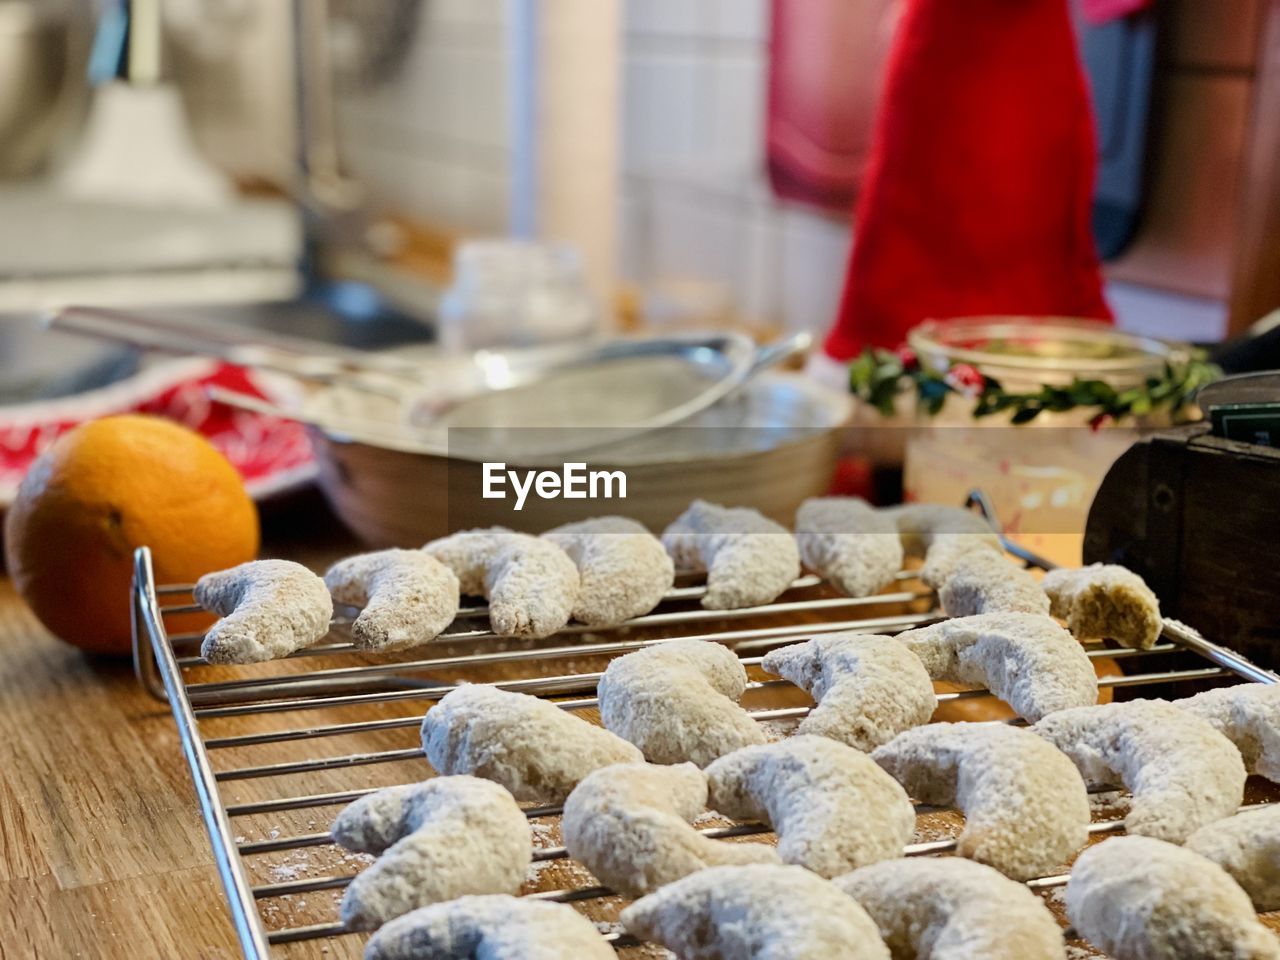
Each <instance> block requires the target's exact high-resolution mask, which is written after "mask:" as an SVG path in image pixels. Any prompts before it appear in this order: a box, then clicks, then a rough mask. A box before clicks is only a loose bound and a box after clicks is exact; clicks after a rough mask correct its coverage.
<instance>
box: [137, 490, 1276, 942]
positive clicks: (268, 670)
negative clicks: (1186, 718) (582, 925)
mask: <svg viewBox="0 0 1280 960" xmlns="http://www.w3.org/2000/svg"><path fill="white" fill-rule="evenodd" d="M975 499H976V501H977V502H978V503H979V504H980V505H981V506H984V507H985V506H986V505H985V503H983V501H982V498H981V497H978V496H976V495H975ZM987 512H988V515H990V513H989V508H987ZM1005 546H1006V548H1007V549H1008V550H1009V552H1010V553H1011V554H1013V555H1014V556H1016V557H1018V558H1019V559H1020V560H1022V561H1023V562H1025V563H1026V564H1027V565H1028V566H1038V567H1041V568H1047V567H1048V566H1049V564H1048V563H1047V562H1046V561H1044V560H1043V559H1041V558H1039V557H1037V556H1035V555H1033V554H1031V553H1029V552H1027V551H1026V550H1024V549H1022V548H1020V547H1018V546H1017V545H1016V544H1012V543H1006V544H1005ZM819 586H820V581H819V580H818V578H816V577H812V576H806V577H802V578H800V579H799V580H797V581H796V582H795V583H794V584H793V585H792V588H791V590H790V591H788V593H787V594H785V595H784V597H783V598H781V599H780V600H779V601H777V602H775V603H773V604H770V605H768V606H765V607H758V608H752V609H748V610H736V611H707V610H703V609H701V608H698V607H692V606H691V605H690V601H696V600H697V599H698V598H699V597H701V596H702V594H703V592H704V588H703V587H701V586H697V585H692V586H683V587H677V588H675V589H673V590H672V591H671V592H670V593H669V594H668V595H667V597H666V598H665V599H664V601H663V603H662V604H661V605H660V606H659V608H658V609H657V610H656V611H655V612H654V613H651V614H649V615H647V616H644V617H640V618H637V619H636V620H634V621H631V622H630V623H629V624H627V625H626V626H625V627H624V628H617V629H613V630H609V631H590V630H588V629H586V628H580V627H569V628H567V629H566V630H564V631H561V632H560V633H559V634H557V635H556V636H555V637H553V638H550V639H549V640H548V641H544V642H542V643H538V644H534V645H525V644H514V645H513V644H512V642H511V641H509V640H503V639H502V638H498V637H495V636H494V635H493V634H491V633H489V632H488V631H487V630H485V629H483V624H485V623H486V620H485V619H484V618H485V616H486V610H485V608H484V607H471V608H467V609H464V610H463V611H461V612H460V614H459V617H458V620H457V622H456V623H455V624H454V626H453V628H451V631H450V632H449V633H448V634H446V635H445V636H444V637H442V638H441V639H440V641H438V642H437V644H433V645H428V646H426V647H420V648H417V649H416V650H413V651H410V652H409V656H410V657H413V658H412V659H400V660H392V659H387V658H381V659H379V660H378V661H376V662H369V660H370V656H369V655H368V654H367V653H363V652H358V651H355V649H354V647H353V646H352V644H351V642H350V639H349V623H350V618H349V617H345V618H344V617H341V616H340V617H338V618H337V619H336V620H335V623H334V626H333V629H332V631H331V633H330V636H329V637H328V638H326V640H325V641H324V642H323V643H322V644H319V645H317V646H315V647H312V648H309V649H304V650H301V651H299V652H298V653H296V654H294V655H293V656H292V657H289V658H286V659H284V660H282V661H275V662H273V663H271V664H263V665H256V666H255V667H252V668H250V667H238V668H225V667H212V666H209V665H207V664H205V663H204V661H203V660H202V659H201V658H200V657H199V655H198V649H199V643H200V639H201V634H198V633H182V632H173V633H170V632H169V631H168V630H167V629H166V620H171V619H172V618H173V617H175V616H178V615H182V614H190V613H192V612H194V611H195V610H196V609H197V608H196V607H195V606H194V605H192V604H191V603H190V602H189V597H190V585H189V584H187V585H157V584H156V583H155V580H154V576H153V571H152V564H151V555H150V552H149V551H148V550H147V549H146V548H145V547H144V548H142V549H139V550H138V551H137V553H136V555H135V578H134V589H133V596H132V603H133V607H132V609H133V617H134V658H135V666H136V669H137V673H138V676H139V679H140V680H141V681H142V683H143V684H144V685H145V686H146V688H147V689H148V690H149V691H150V692H152V693H153V694H154V695H155V696H157V697H159V698H162V699H167V701H168V703H169V705H170V707H171V709H172V711H173V715H174V719H175V720H176V722H177V730H178V734H179V738H180V741H181V746H182V750H183V753H184V755H185V756H186V759H187V763H188V765H189V767H190V770H191V775H192V779H193V781H194V783H195V788H196V795H197V799H198V801H199V806H200V811H201V815H202V817H203V819H204V823H205V826H206V828H207V830H208V833H209V837H210V840H211V842H212V847H213V854H214V859H215V862H216V864H217V868H218V873H219V875H220V877H221V880H222V884H223V887H224V889H225V892H226V895H227V900H228V904H229V907H230V911H231V917H232V920H233V923H234V926H235V930H236V934H237V937H238V938H239V941H240V945H241V948H242V950H243V952H244V956H245V957H246V958H250V960H265V958H269V957H272V956H275V955H277V954H276V953H275V952H273V951H274V950H275V948H276V947H278V946H281V945H284V944H296V943H300V942H304V941H326V940H327V938H338V937H344V936H350V935H352V934H350V933H349V932H348V931H347V930H345V929H344V928H343V927H342V926H341V925H340V924H339V923H337V922H336V920H334V921H331V922H326V923H308V924H302V925H293V926H281V927H277V928H274V929H269V925H268V924H267V923H266V922H265V915H266V911H267V908H268V905H270V904H272V903H273V902H279V901H280V900H281V898H283V900H289V898H293V897H299V898H300V897H303V896H305V895H307V894H313V893H317V892H320V891H332V890H339V889H341V888H343V887H345V886H346V885H347V883H349V882H350V880H351V876H350V874H349V873H345V872H339V873H335V874H333V875H331V876H322V877H308V878H305V879H289V878H286V879H284V880H283V882H272V883H255V882H253V881H252V880H251V878H250V871H249V869H247V866H246V859H247V858H253V857H260V856H264V855H268V854H273V853H281V852H290V851H301V850H304V849H307V848H320V847H326V846H329V845H330V840H329V835H328V832H327V831H312V832H298V833H294V834H291V835H271V836H268V837H267V838H266V839H259V840H247V839H245V838H243V837H241V836H239V835H238V831H237V828H236V826H235V824H237V823H240V822H243V821H245V820H247V819H251V818H254V817H260V816H263V815H278V814H282V813H289V812H292V813H299V812H301V813H302V814H304V815H305V813H306V812H309V811H318V812H320V813H323V812H324V811H330V812H333V813H336V811H337V809H339V808H340V807H341V805H343V804H346V803H348V802H350V801H351V800H354V799H356V798H357V797H361V796H364V795H365V794H368V793H372V792H373V791H374V790H376V789H379V788H380V787H381V786H383V785H387V784H389V783H391V782H409V781H411V780H416V779H420V775H419V776H411V775H407V774H405V775H401V776H399V777H398V778H390V779H388V781H387V784H378V785H376V786H369V785H367V784H369V783H370V782H371V781H370V779H369V770H370V768H372V769H373V770H379V769H384V767H383V765H386V769H393V765H394V764H396V763H400V762H404V761H420V760H422V759H423V758H422V751H421V749H420V748H419V747H417V746H414V747H412V748H406V749H380V750H373V749H367V748H366V749H363V750H360V749H352V750H349V751H348V752H338V753H323V752H317V751H316V750H315V749H314V747H315V745H316V744H323V743H324V742H325V741H327V740H329V739H331V738H332V739H336V740H338V741H339V742H341V743H343V744H346V743H352V744H353V746H354V745H358V743H359V740H360V739H361V738H363V737H371V736H372V737H377V736H380V735H381V734H383V733H385V732H387V731H394V730H405V729H416V728H417V727H418V726H419V725H420V723H421V717H422V712H423V711H419V710H415V711H414V713H413V714H412V715H408V716H386V717H384V716H377V717H374V718H372V719H354V720H344V721H342V722H325V723H311V724H308V723H307V719H308V715H311V716H313V717H314V716H315V712H316V711H320V712H324V713H326V714H328V713H330V712H333V711H338V712H341V711H345V710H348V709H355V710H357V711H358V710H360V709H365V710H369V709H370V708H375V707H377V708H379V709H381V706H382V705H395V704H407V705H410V706H412V705H417V704H421V705H423V710H425V707H426V705H427V704H429V703H430V702H431V701H434V700H436V699H438V698H439V697H441V696H443V695H444V694H446V693H448V692H449V691H450V690H452V689H454V687H455V686H456V685H457V682H458V681H459V680H461V679H465V678H466V677H468V676H469V675H475V676H476V677H477V679H479V680H485V679H486V675H485V673H484V671H486V670H490V669H491V668H493V667H495V666H500V665H511V664H527V665H530V666H532V665H534V664H542V665H547V664H553V665H554V664H560V663H563V666H562V667H561V671H562V672H559V673H556V674H553V675H549V676H529V677H521V678H516V679H510V680H500V681H498V685H499V686H501V687H503V688H504V689H507V690H516V691H520V692H523V693H531V694H535V695H538V696H547V697H556V698H557V700H556V702H557V704H558V705H559V706H561V707H562V708H564V709H567V710H587V709H591V708H594V707H595V705H596V700H595V698H594V692H595V685H596V681H597V680H598V679H599V677H600V673H599V672H598V670H596V669H589V668H586V669H580V668H579V667H580V666H581V665H580V664H579V663H578V661H584V660H586V661H591V660H596V661H599V660H601V659H606V660H607V658H609V657H612V656H616V655H619V654H622V653H627V652H630V651H633V650H637V649H640V648H642V647H644V646H647V645H650V644H653V643H661V642H663V641H664V640H667V639H674V638H676V637H696V638H702V639H709V640H716V641H719V642H722V643H727V644H730V645H731V646H733V647H734V649H735V650H736V651H737V652H738V653H739V654H740V655H743V654H746V655H743V656H741V659H742V661H743V663H744V664H746V665H747V666H749V667H750V666H754V665H758V664H759V662H760V659H761V657H760V653H762V652H764V651H766V650H768V649H770V648H773V647H777V646H782V645H784V644H786V643H790V642H794V641H795V640H796V639H797V638H802V637H809V636H814V635H817V634H821V633H830V632H835V631H842V630H859V631H862V632H877V633H896V632H898V631H900V630H905V629H909V628H911V627H915V626H919V625H923V624H925V623H928V622H931V621H933V620H936V619H938V618H939V617H940V616H941V614H940V613H939V612H938V611H937V610H936V609H935V608H934V605H933V595H932V593H931V592H929V591H928V590H926V589H925V588H923V587H922V586H921V585H920V584H919V582H918V581H917V580H916V579H915V574H914V573H913V572H911V571H903V572H902V573H900V574H899V576H898V584H897V589H895V590H894V591H893V592H890V593H886V594H881V595H878V596H875V597H870V598H864V599H854V598H847V597H832V596H829V595H828V596H818V597H814V596H807V594H812V593H814V592H815V588H818V587H819ZM886 607H889V608H895V607H896V608H898V609H897V611H896V612H892V613H888V614H885V613H884V608H886ZM347 612H348V613H351V611H347ZM860 612H862V613H863V615H862V616H859V613H860ZM870 613H874V614H876V615H868V614H870ZM797 615H804V616H807V617H810V618H814V617H820V618H821V619H820V621H819V622H804V623H798V622H794V620H793V618H794V617H796V616H797ZM762 621H764V622H763V624H762V625H761V622H762ZM739 624H743V625H742V626H738V625H739ZM735 626H736V627H737V628H736V629H735ZM655 631H656V632H659V633H660V634H661V636H656V637H640V636H637V635H636V634H638V633H639V634H645V633H652V632H655ZM442 645H443V646H442ZM513 646H514V648H513ZM433 648H434V649H444V651H445V652H447V653H448V655H437V656H432V655H431V654H432V650H433ZM1088 654H1089V656H1090V657H1106V658H1109V659H1114V660H1122V661H1125V662H1126V663H1127V664H1128V665H1129V667H1128V669H1129V671H1130V672H1127V673H1125V674H1124V675H1123V676H1111V677H1103V678H1100V685H1101V686H1103V687H1143V686H1150V685H1155V684H1168V683H1174V682H1186V681H1209V680H1217V679H1221V678H1227V677H1232V676H1235V677H1239V678H1242V679H1244V680H1247V681H1254V682H1261V683H1276V682H1280V676H1277V675H1276V674H1275V673H1272V672H1271V671H1269V670H1264V669H1262V668H1261V667H1258V666H1257V665H1255V664H1253V663H1251V662H1249V661H1248V660H1246V659H1245V658H1243V657H1241V656H1240V655H1239V654H1237V653H1235V652H1233V651H1230V650H1227V649H1226V648H1224V647H1220V646H1218V645H1216V644H1213V643H1210V642H1208V641H1206V640H1205V639H1204V638H1202V637H1200V636H1199V635H1198V634H1197V633H1195V632H1194V631H1192V630H1189V629H1187V628H1186V627H1184V626H1182V625H1181V624H1178V623H1176V622H1175V621H1166V624H1165V630H1164V635H1163V637H1162V641H1161V643H1159V644H1158V645H1157V646H1156V647H1155V648H1153V649H1151V650H1147V651H1137V650H1124V649H1114V648H1107V647H1103V646H1101V645H1097V646H1093V647H1090V648H1088ZM315 658H324V660H325V662H328V660H329V659H333V660H334V661H335V662H336V663H337V665H335V666H323V667H320V668H318V669H306V667H307V665H308V664H309V662H316V660H315ZM1171 660H1172V661H1178V662H1171ZM353 661H354V662H353ZM595 665H596V666H598V664H595ZM210 672H212V673H214V674H215V675H217V679H206V678H204V675H205V674H208V673H210ZM228 673H229V674H232V675H231V676H229V677H228V676H225V675H226V674H228ZM433 675H434V676H433ZM442 675H443V676H442ZM790 687H791V685H790V684H789V683H788V682H786V681H783V680H764V681H755V682H753V683H751V684H750V685H749V687H748V697H751V696H752V695H753V694H752V693H751V691H768V690H781V689H783V688H790ZM981 696H989V695H988V694H986V693H985V692H984V691H963V692H954V693H942V694H940V695H939V700H940V701H943V702H947V701H953V700H961V699H967V698H971V697H981ZM751 712H752V713H753V715H754V716H755V717H756V718H757V719H759V720H761V721H765V720H782V719H792V718H799V717H802V716H804V715H805V714H806V713H807V712H808V708H807V707H782V708H776V709H752V711H751ZM276 714H280V715H282V716H287V717H289V718H290V720H291V721H292V722H288V723H281V724H279V725H276V724H275V722H274V716H275V715H276ZM236 718H241V719H239V720H237V719H236ZM263 718H272V719H270V720H269V721H268V722H269V723H270V726H269V728H266V729H263V728H261V725H260V724H258V723H257V722H256V721H260V720H262V719H263ZM222 724H230V725H231V730H232V731H235V730H236V724H241V725H243V724H250V725H251V726H252V729H249V730H247V731H240V732H225V733H224V732H222V731H221V730H220V729H219V727H220V725H222ZM215 734H217V735H215ZM353 738H354V739H353ZM258 748H269V749H271V750H273V751H274V750H277V749H296V750H297V751H298V753H299V755H298V756H292V755H291V756H290V757H289V758H287V759H284V760H273V762H270V763H253V764H244V765H239V766H228V765H227V764H226V763H223V762H218V761H216V760H215V758H220V757H222V756H226V755H235V754H236V752H237V751H246V750H247V751H251V752H252V751H253V750H255V749H258ZM358 771H363V772H358ZM348 772H349V773H348ZM319 773H323V774H326V775H329V774H333V775H338V776H349V778H350V779H349V781H347V782H346V783H344V785H343V786H344V788H343V789H337V790H325V791H322V792H305V791H304V792H296V791H294V790H291V789H289V788H287V787H283V786H279V785H277V784H276V783H274V781H275V780H276V779H277V778H288V777H292V776H299V775H302V776H307V775H314V774H319ZM263 782H267V783H268V784H269V786H268V788H267V789H266V790H265V791H258V792H257V793H256V794H255V796H254V797H253V798H251V799H249V800H243V799H241V798H239V797H238V796H237V795H236V794H235V793H234V792H233V791H235V790H237V789H244V788H245V787H246V785H249V784H254V783H263ZM559 811H560V808H559V807H537V808H531V809H529V810H527V811H526V812H527V813H528V815H529V816H530V818H535V817H545V816H553V815H556V814H558V813H559ZM308 822H309V823H310V824H315V823H316V821H315V820H312V821H308ZM326 823H327V821H326ZM1122 826H1123V823H1122V821H1120V820H1107V821H1101V822H1097V823H1094V824H1093V826H1092V827H1091V831H1092V832H1093V833H1106V832H1114V831H1117V830H1120V829H1121V828H1122ZM703 832H704V833H705V834H706V835H707V836H712V837H728V836H744V835H751V834H761V833H768V832H769V830H768V828H766V827H764V826H763V825H760V824H735V825H732V826H728V827H715V828H712V829H707V830H704V831H703ZM274 833H276V831H272V834H274ZM954 845H955V842H954V840H937V841H931V842H926V843H917V844H913V845H912V846H911V847H909V848H908V850H907V853H908V855H922V854H932V853H942V852H946V851H948V850H951V849H953V848H954ZM565 858H566V853H565V851H564V849H563V848H562V847H551V848H543V849H540V850H538V851H536V853H535V856H534V860H535V863H545V862H548V861H557V860H563V859H565ZM1066 879H1067V878H1066V876H1065V875H1062V876H1053V877H1043V878H1040V879H1037V880H1033V881H1031V882H1030V884H1029V885H1030V886H1031V887H1032V888H1041V889H1042V888H1046V887H1052V886H1058V885H1061V884H1064V883H1065V882H1066ZM529 895H530V896H535V897H539V898H543V899H551V900H559V901H563V902H579V901H588V900H594V899H597V898H602V897H606V896H611V895H612V894H611V891H609V890H608V889H607V888H603V887H592V886H578V887H565V888H563V889H556V890H550V891H545V892H539V893H535V894H529ZM608 939H610V940H612V941H613V943H614V945H615V946H616V947H619V948H622V947H626V946H629V945H634V944H635V941H634V940H631V939H630V938H628V937H627V936H626V935H625V934H617V933H615V934H611V935H609V936H608ZM330 942H331V941H330ZM294 955H296V954H294V953H291V954H290V956H294Z"/></svg>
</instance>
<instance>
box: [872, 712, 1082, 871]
mask: <svg viewBox="0 0 1280 960" xmlns="http://www.w3.org/2000/svg"><path fill="white" fill-rule="evenodd" d="M871 757H872V759H873V760H875V762H876V763H878V764H880V766H882V767H884V769H885V770H887V771H888V772H889V773H890V774H892V775H893V777H894V779H896V780H897V781H898V782H899V783H901V784H902V785H903V787H905V788H906V790H907V793H909V794H911V796H912V797H914V798H915V799H917V800H919V801H921V802H922V803H930V804H937V805H947V804H952V803H954V804H955V805H956V806H958V807H959V808H960V809H961V810H963V811H964V816H965V826H964V830H963V831H962V832H961V834H960V836H959V838H958V839H957V841H956V852H957V853H958V854H959V855H960V856H962V857H968V858H969V859H971V860H977V861H978V862H980V863H985V864H988V865H989V866H992V867H994V868H995V869H996V870H999V871H1000V872H1001V873H1003V874H1004V875H1005V876H1007V877H1012V878H1013V879H1015V880H1025V879H1029V878H1031V877H1039V876H1044V875H1045V874H1046V873H1049V872H1050V871H1052V870H1053V869H1054V868H1055V867H1057V866H1059V865H1060V864H1062V863H1064V862H1065V861H1066V860H1067V859H1068V858H1070V856H1071V855H1072V854H1073V853H1075V852H1076V851H1077V850H1079V849H1080V848H1081V847H1082V846H1084V844H1085V841H1086V840H1087V839H1088V835H1089V834H1088V830H1089V795H1088V792H1087V791H1086V789H1085V785H1084V781H1083V780H1082V779H1081V778H1080V774H1079V773H1077V772H1076V769H1075V767H1074V766H1073V765H1072V763H1071V760H1070V758H1068V757H1067V756H1065V755H1064V754H1062V753H1061V752H1060V751H1058V750H1056V749H1054V748H1053V747H1052V746H1050V745H1049V744H1048V743H1046V742H1045V741H1043V740H1041V739H1040V738H1039V737H1037V736H1036V735H1035V734H1033V733H1030V732H1028V731H1027V730H1024V729H1022V728H1020V727H1011V726H1008V725H1007V724H1003V723H981V724H979V723H931V724H929V725H928V726H925V727H916V728H915V729H913V730H908V731H906V732H905V733H903V734H902V735H900V736H899V737H897V738H896V739H894V740H893V741H891V742H890V743H888V744H886V745H885V746H883V747H880V748H879V749H877V750H876V751H875V752H874V753H873V754H872V755H871Z"/></svg>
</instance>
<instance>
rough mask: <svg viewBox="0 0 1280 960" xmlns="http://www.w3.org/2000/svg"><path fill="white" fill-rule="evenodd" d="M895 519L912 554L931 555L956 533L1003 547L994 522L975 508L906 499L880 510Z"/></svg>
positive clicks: (974, 541)
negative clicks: (931, 551)
mask: <svg viewBox="0 0 1280 960" xmlns="http://www.w3.org/2000/svg"><path fill="white" fill-rule="evenodd" d="M880 512H881V513H882V514H884V515H885V516H886V517H888V518H889V519H890V520H892V521H893V523H894V526H896V527H897V528H898V535H899V536H900V537H901V538H902V548H903V549H904V550H905V551H906V552H907V555H908V556H913V557H921V556H927V555H928V552H929V550H931V549H932V548H933V547H934V546H936V545H938V544H940V543H944V542H946V541H947V540H949V539H951V538H953V537H966V538H969V541H970V542H972V543H979V542H983V543H986V544H987V545H988V546H990V547H991V548H992V549H993V550H1000V549H1001V546H1000V537H999V536H998V535H997V534H996V532H995V531H994V530H992V529H991V524H989V523H987V521H986V520H984V519H982V517H980V516H978V514H976V513H974V512H973V511H972V510H964V509H962V508H960V507H946V506H941V505H939V504H936V503H904V504H900V505H899V506H896V507H886V508H885V509H883V510H881V511H880Z"/></svg>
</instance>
